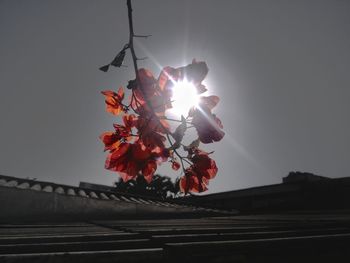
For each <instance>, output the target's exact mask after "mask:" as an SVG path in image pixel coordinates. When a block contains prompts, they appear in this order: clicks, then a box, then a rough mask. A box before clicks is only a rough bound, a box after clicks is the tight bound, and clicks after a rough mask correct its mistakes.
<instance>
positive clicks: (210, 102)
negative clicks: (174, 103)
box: [190, 96, 225, 143]
mask: <svg viewBox="0 0 350 263" xmlns="http://www.w3.org/2000/svg"><path fill="white" fill-rule="evenodd" d="M218 102H219V97H217V96H209V97H201V98H200V101H199V105H198V107H197V108H195V109H192V110H191V111H190V116H192V117H193V119H192V124H193V126H194V127H195V128H196V130H197V133H198V137H199V140H200V141H201V142H203V143H212V142H217V141H220V140H221V139H222V138H223V137H224V135H225V132H224V131H222V130H221V129H222V128H223V126H222V123H221V120H220V119H219V118H218V117H216V115H215V114H212V113H211V110H212V109H213V108H214V107H215V106H216V104H217V103H218Z"/></svg>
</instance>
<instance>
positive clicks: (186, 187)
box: [179, 169, 208, 193]
mask: <svg viewBox="0 0 350 263" xmlns="http://www.w3.org/2000/svg"><path fill="white" fill-rule="evenodd" d="M179 186H180V191H181V192H183V193H188V192H194V193H201V192H204V191H206V190H208V188H207V180H206V179H205V178H204V177H201V176H199V175H197V174H196V173H195V172H194V171H193V170H191V169H186V173H185V176H182V177H181V178H180V182H179Z"/></svg>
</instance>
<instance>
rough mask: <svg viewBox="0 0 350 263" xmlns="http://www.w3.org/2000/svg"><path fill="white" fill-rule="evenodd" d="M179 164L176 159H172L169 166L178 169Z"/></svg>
mask: <svg viewBox="0 0 350 263" xmlns="http://www.w3.org/2000/svg"><path fill="white" fill-rule="evenodd" d="M180 167H181V165H180V164H179V163H178V162H177V161H172V164H171V168H172V169H173V170H175V171H177V170H179V169H180Z"/></svg>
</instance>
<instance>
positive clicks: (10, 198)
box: [0, 176, 233, 221]
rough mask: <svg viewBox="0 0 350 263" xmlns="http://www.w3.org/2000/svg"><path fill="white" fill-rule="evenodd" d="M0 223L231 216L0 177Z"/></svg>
mask: <svg viewBox="0 0 350 263" xmlns="http://www.w3.org/2000/svg"><path fill="white" fill-rule="evenodd" d="M0 200H1V204H0V206H1V208H2V212H1V213H0V221H6V220H8V221H13V220H16V219H19V220H37V219H40V218H41V217H42V216H45V218H47V220H48V219H55V220H58V219H63V220H67V219H69V218H70V219H78V218H80V219H81V218H84V219H92V218H104V219H106V218H116V217H117V218H123V217H128V218H131V217H135V218H141V217H155V216H158V217H169V216H170V217H184V216H186V217H191V216H193V217H200V216H204V215H215V214H216V215H219V214H233V212H232V211H231V212H229V211H223V210H217V209H211V208H204V207H199V206H193V205H191V204H188V203H187V204H184V203H181V201H175V200H174V201H168V200H167V201H164V200H160V199H155V198H148V197H141V196H135V195H126V194H119V193H117V192H113V191H102V190H101V191H97V190H95V191H93V190H91V189H86V188H82V187H73V186H68V185H62V184H55V183H49V182H42V181H36V180H30V179H21V178H15V177H9V176H0Z"/></svg>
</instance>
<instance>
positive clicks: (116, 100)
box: [101, 87, 124, 115]
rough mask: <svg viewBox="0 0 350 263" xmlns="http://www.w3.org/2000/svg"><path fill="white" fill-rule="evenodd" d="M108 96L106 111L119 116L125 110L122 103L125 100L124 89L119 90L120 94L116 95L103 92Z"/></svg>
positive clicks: (112, 92) (106, 91) (111, 92)
mask: <svg viewBox="0 0 350 263" xmlns="http://www.w3.org/2000/svg"><path fill="white" fill-rule="evenodd" d="M101 93H102V94H103V95H105V96H106V100H105V101H106V111H107V112H109V113H112V114H113V115H118V114H119V113H121V112H122V111H123V109H124V107H123V104H122V101H123V99H124V90H123V88H122V87H120V88H119V90H118V92H117V93H115V92H114V91H111V90H105V91H101Z"/></svg>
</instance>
